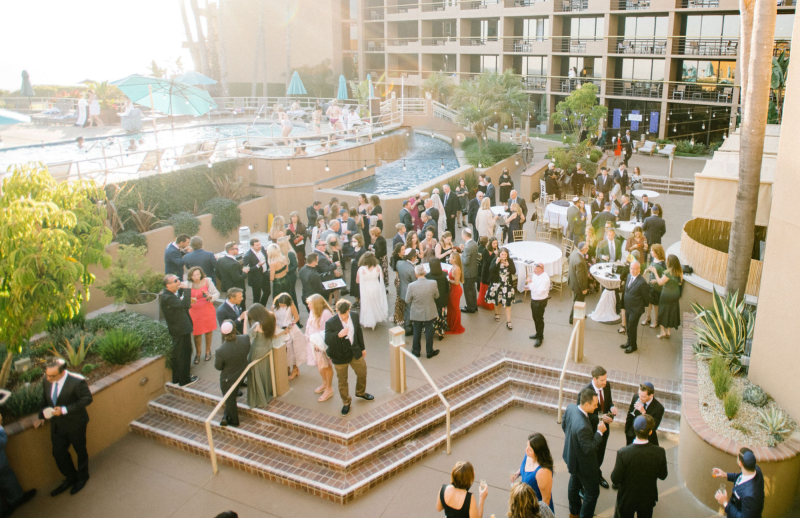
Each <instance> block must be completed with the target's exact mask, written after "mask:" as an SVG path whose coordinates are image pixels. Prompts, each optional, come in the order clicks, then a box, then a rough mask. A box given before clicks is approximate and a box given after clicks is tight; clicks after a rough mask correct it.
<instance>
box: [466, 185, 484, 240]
mask: <svg viewBox="0 0 800 518" xmlns="http://www.w3.org/2000/svg"><path fill="white" fill-rule="evenodd" d="M482 201H483V192H482V191H478V192H476V193H475V197H474V198H472V199H471V200H469V206H468V207H467V221H468V222H469V224H470V225H472V235H473V236H477V235H478V227H477V226H475V220H476V219H477V218H478V211H479V210H480V208H481V202H482Z"/></svg>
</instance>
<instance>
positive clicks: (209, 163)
mask: <svg viewBox="0 0 800 518" xmlns="http://www.w3.org/2000/svg"><path fill="white" fill-rule="evenodd" d="M212 167H214V166H213V165H211V160H209V161H208V168H209V169H211V168H212Z"/></svg>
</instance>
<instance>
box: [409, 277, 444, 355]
mask: <svg viewBox="0 0 800 518" xmlns="http://www.w3.org/2000/svg"><path fill="white" fill-rule="evenodd" d="M414 273H415V274H416V276H417V280H416V281H414V282H412V283H411V284H409V285H408V288H407V289H406V298H405V301H406V308H410V312H411V314H410V318H411V322H412V324H413V326H414V343H413V345H412V346H411V354H413V355H414V356H416V357H417V358H419V355H420V349H421V345H422V344H421V341H422V328H423V327H424V328H425V351H426V352H427V353H428V359H430V358H433V357H434V356H436V355H437V354H439V349H436V350H434V349H433V321H434V320H436V317H438V316H439V312H438V311H437V310H436V299H437V298H438V297H439V287H438V285H437V284H436V281H434V280H431V279H426V278H425V267H424V266H422V265H421V264H418V265H417V266H416V267H415V268H414Z"/></svg>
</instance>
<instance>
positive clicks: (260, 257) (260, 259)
mask: <svg viewBox="0 0 800 518" xmlns="http://www.w3.org/2000/svg"><path fill="white" fill-rule="evenodd" d="M253 253H254V254H256V257H257V258H258V262H259V263H264V264H262V265H261V271H263V272H264V273H267V258H266V257H265V256H264V249H263V248H262V249H261V250H259V251H258V252H256V251H255V250H253Z"/></svg>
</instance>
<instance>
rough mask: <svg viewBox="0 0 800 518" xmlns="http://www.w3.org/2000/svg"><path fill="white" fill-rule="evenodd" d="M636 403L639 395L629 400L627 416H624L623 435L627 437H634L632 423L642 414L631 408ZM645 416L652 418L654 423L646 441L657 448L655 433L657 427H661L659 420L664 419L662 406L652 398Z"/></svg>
mask: <svg viewBox="0 0 800 518" xmlns="http://www.w3.org/2000/svg"><path fill="white" fill-rule="evenodd" d="M637 401H639V394H634V395H633V399H631V406H630V407H628V414H627V415H626V416H625V435H626V436H627V437H636V432H635V431H634V430H633V421H634V419H636V418H637V417H639V416H640V415H642V413H641V412H639V411H638V410H636V408H634V406H633V405H635V404H636V402H637ZM647 414H648V415H649V416H650V417H652V418H653V420H654V421H655V423H656V424H655V426H654V427H653V433H651V434H650V437H648V438H647V440H648V441H650V444H655V445H656V446H658V434H657V433H656V431H658V427H659V425H661V420H662V419H664V405H662V404H661V402H659V401H658V400H657V399H656V398H653V399H652V401H650V404H649V405H648V406H647Z"/></svg>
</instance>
